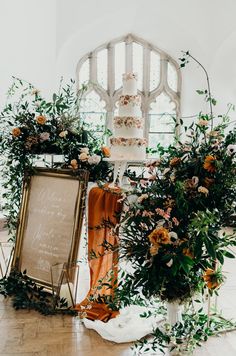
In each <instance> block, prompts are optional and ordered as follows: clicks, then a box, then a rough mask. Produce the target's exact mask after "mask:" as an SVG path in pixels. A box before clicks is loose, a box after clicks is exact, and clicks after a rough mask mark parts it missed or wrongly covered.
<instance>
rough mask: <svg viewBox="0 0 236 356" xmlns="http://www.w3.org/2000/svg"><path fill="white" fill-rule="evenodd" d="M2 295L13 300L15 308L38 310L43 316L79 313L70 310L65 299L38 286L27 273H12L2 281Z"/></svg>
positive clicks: (0, 287)
mask: <svg viewBox="0 0 236 356" xmlns="http://www.w3.org/2000/svg"><path fill="white" fill-rule="evenodd" d="M0 294H2V295H3V296H4V297H11V298H12V305H13V307H14V308H15V309H16V310H18V309H27V310H32V309H33V310H36V311H38V312H39V313H41V314H43V315H54V314H69V315H77V312H76V311H74V310H72V309H71V308H68V303H67V300H66V299H65V298H61V299H60V298H58V297H56V296H55V295H53V294H51V293H49V292H48V291H46V290H45V288H43V287H40V286H38V285H37V284H36V283H35V282H34V281H33V280H32V279H31V278H30V277H28V276H27V274H26V271H24V272H23V273H21V272H19V271H12V272H11V273H10V275H9V276H8V277H4V278H3V279H1V280H0Z"/></svg>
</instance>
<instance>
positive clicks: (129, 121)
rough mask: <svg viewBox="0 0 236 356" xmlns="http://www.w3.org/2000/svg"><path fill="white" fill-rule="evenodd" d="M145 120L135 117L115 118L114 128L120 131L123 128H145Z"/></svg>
mask: <svg viewBox="0 0 236 356" xmlns="http://www.w3.org/2000/svg"><path fill="white" fill-rule="evenodd" d="M143 123H144V120H143V118H139V117H133V116H115V117H114V127H115V128H117V129H119V128H121V127H124V126H125V127H127V128H131V127H136V128H137V129H142V128H143Z"/></svg>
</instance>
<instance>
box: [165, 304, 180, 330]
mask: <svg viewBox="0 0 236 356" xmlns="http://www.w3.org/2000/svg"><path fill="white" fill-rule="evenodd" d="M166 308H167V322H168V323H169V324H170V325H171V326H173V325H175V324H176V323H178V322H182V321H183V319H182V312H183V305H182V304H179V303H178V302H172V303H171V302H167V303H166Z"/></svg>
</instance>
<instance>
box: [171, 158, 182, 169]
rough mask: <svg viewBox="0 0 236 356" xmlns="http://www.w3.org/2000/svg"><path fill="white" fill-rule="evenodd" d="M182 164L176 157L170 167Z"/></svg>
mask: <svg viewBox="0 0 236 356" xmlns="http://www.w3.org/2000/svg"><path fill="white" fill-rule="evenodd" d="M180 162H181V159H180V158H179V157H174V158H172V159H171V160H170V166H172V167H173V166H177V165H178V164H179V163H180Z"/></svg>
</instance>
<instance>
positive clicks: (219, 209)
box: [120, 114, 236, 301]
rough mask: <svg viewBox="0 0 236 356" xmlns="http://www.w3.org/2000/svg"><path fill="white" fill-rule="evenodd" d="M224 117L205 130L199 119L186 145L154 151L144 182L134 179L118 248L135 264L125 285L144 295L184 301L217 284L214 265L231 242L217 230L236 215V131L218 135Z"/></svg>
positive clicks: (232, 238) (226, 253) (234, 240)
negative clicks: (215, 125)
mask: <svg viewBox="0 0 236 356" xmlns="http://www.w3.org/2000/svg"><path fill="white" fill-rule="evenodd" d="M227 120H228V119H227V118H226V117H224V118H223V122H222V123H221V124H219V125H218V126H217V127H215V128H214V129H213V130H211V129H209V124H210V121H209V119H208V118H207V117H204V118H203V115H202V114H201V115H200V116H199V119H198V121H197V122H196V124H192V125H191V127H190V129H189V133H188V138H189V140H188V141H187V142H185V143H181V142H180V141H178V143H177V142H176V145H173V146H169V148H167V149H164V148H160V147H159V151H160V153H161V158H160V159H158V160H155V161H150V162H149V163H148V164H147V168H148V172H149V177H148V178H147V179H141V180H140V181H139V182H136V183H135V182H133V183H134V184H135V188H134V189H133V191H132V195H133V196H136V200H135V201H131V202H130V198H129V197H128V198H127V199H126V200H125V204H126V212H125V214H124V217H123V227H122V229H123V233H122V236H123V238H122V239H121V241H120V243H121V250H122V255H123V256H126V257H127V258H128V259H129V260H130V261H131V262H132V265H133V266H134V267H135V271H134V274H132V275H129V276H127V278H126V280H128V279H130V280H131V281H132V288H133V289H134V290H136V291H138V290H139V288H140V287H141V289H142V292H143V294H144V295H145V296H146V297H150V296H158V297H160V299H162V300H167V301H176V300H177V301H184V300H186V299H188V298H190V297H191V296H192V295H194V294H195V293H196V292H197V291H202V290H203V289H204V288H208V289H209V290H210V291H214V290H216V289H217V288H218V287H219V286H220V285H221V283H222V282H223V276H222V273H221V265H223V263H224V258H225V257H234V255H233V254H232V253H231V252H230V249H229V247H230V246H232V245H236V235H230V234H226V233H220V230H221V229H222V226H224V225H225V224H226V222H227V221H228V219H229V217H230V216H231V214H233V213H235V193H236V176H235V173H236V129H234V130H233V131H230V132H229V133H228V134H226V135H225V134H224V129H225V128H226V126H227ZM129 194H130V193H129Z"/></svg>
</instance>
